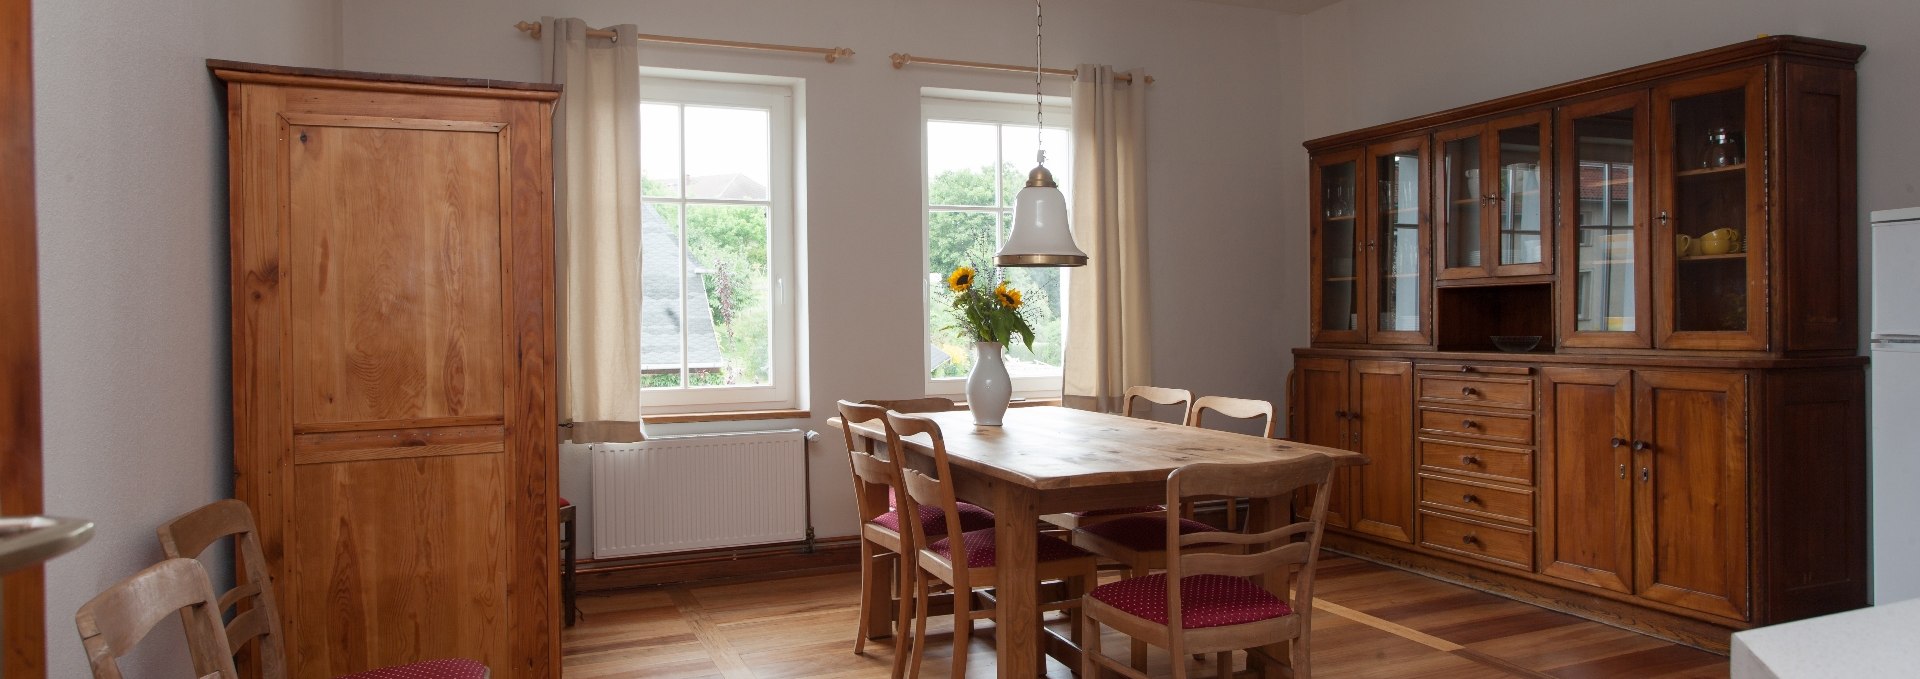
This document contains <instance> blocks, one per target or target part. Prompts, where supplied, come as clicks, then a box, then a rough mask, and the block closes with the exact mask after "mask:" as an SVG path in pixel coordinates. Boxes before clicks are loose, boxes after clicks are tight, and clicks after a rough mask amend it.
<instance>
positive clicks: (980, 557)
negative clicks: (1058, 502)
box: [927, 528, 1093, 568]
mask: <svg viewBox="0 0 1920 679" xmlns="http://www.w3.org/2000/svg"><path fill="white" fill-rule="evenodd" d="M997 534H998V532H997V531H996V530H995V529H993V528H988V529H985V530H970V531H967V532H965V533H961V534H960V542H961V544H962V545H963V547H962V548H963V549H965V550H967V567H968V568H991V567H993V566H994V565H995V564H996V563H998V562H999V558H1000V548H999V543H998V542H996V541H995V539H994V536H995V535H997ZM1033 538H1034V539H1035V540H1038V541H1039V543H1040V544H1039V549H1038V554H1039V558H1038V559H1037V560H1038V561H1043V562H1044V561H1059V560H1061V559H1072V558H1075V557H1081V556H1093V554H1092V553H1091V552H1088V551H1087V550H1084V549H1081V548H1079V547H1075V546H1073V545H1070V544H1067V541H1065V540H1061V539H1059V538H1055V537H1050V536H1046V535H1041V534H1039V533H1034V534H1033ZM927 549H928V550H930V551H932V552H933V553H935V554H939V555H940V556H943V557H946V559H947V560H948V561H954V562H957V560H956V559H954V558H953V538H945V539H941V540H937V541H935V542H934V543H933V544H931V545H927Z"/></svg>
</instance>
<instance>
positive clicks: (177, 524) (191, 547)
mask: <svg viewBox="0 0 1920 679" xmlns="http://www.w3.org/2000/svg"><path fill="white" fill-rule="evenodd" d="M155 532H157V533H159V535H160V551H161V552H163V553H165V554H166V555H167V558H169V559H181V558H185V559H197V558H199V557H200V554H201V553H203V552H205V551H207V548H208V547H211V546H213V544H214V543H215V542H219V541H220V540H221V539H222V538H226V537H229V536H231V537H232V538H233V550H234V556H235V557H237V558H236V560H237V561H238V562H239V564H240V572H241V575H242V577H241V578H239V581H240V583H241V584H239V585H237V586H235V587H234V588H233V589H231V590H227V592H226V593H223V594H221V595H220V599H219V601H220V611H219V613H221V614H224V613H225V612H226V611H227V610H228V609H235V612H234V615H233V618H232V619H231V620H229V621H228V622H227V625H226V632H225V633H224V634H223V635H222V638H223V639H224V640H226V642H227V643H228V644H230V645H231V649H232V651H233V652H235V653H239V652H243V651H245V650H247V648H248V642H252V653H253V658H254V659H255V662H257V663H259V665H260V677H261V679H284V678H285V677H286V676H287V650H286V643H285V639H286V637H283V636H281V635H280V614H279V610H280V609H279V607H278V606H277V605H276V604H275V603H274V597H273V579H272V576H269V575H268V574H267V557H266V554H265V553H264V552H262V551H260V537H259V535H260V533H259V531H258V530H256V529H255V527H254V523H253V510H252V509H250V508H248V507H247V503H245V502H241V501H239V500H221V501H219V502H215V503H213V504H210V505H207V506H205V507H201V508H199V509H195V510H193V511H191V512H187V513H185V514H182V515H180V516H178V517H175V518H174V519H173V520H172V521H168V522H166V523H163V524H160V527H159V528H158V529H156V530H155ZM243 603H244V604H245V605H244V606H242V605H241V604H243ZM187 630H188V632H187V633H188V638H189V641H191V639H192V635H193V633H194V632H193V626H192V625H188V627H187Z"/></svg>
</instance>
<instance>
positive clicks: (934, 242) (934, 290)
mask: <svg viewBox="0 0 1920 679" xmlns="http://www.w3.org/2000/svg"><path fill="white" fill-rule="evenodd" d="M994 229H995V224H994V215H993V213H991V212H937V211H936V212H929V213H927V280H928V281H929V284H928V285H927V295H928V296H927V330H928V332H927V334H928V336H929V337H931V338H932V340H933V345H932V346H931V347H928V352H929V353H928V356H929V358H930V359H931V360H930V361H929V363H930V364H931V365H932V366H933V372H932V376H933V377H936V378H938V377H965V376H966V374H967V371H968V370H971V369H972V368H973V338H971V337H968V336H967V334H966V331H964V330H962V329H960V322H959V320H958V319H956V318H955V317H954V315H953V314H954V312H953V291H951V290H949V289H947V275H948V274H950V273H953V270H954V268H955V267H958V266H961V265H966V266H970V267H973V269H974V271H976V272H978V274H980V275H981V278H980V280H981V281H985V280H986V275H990V274H991V272H992V270H993V253H994V250H995V245H994Z"/></svg>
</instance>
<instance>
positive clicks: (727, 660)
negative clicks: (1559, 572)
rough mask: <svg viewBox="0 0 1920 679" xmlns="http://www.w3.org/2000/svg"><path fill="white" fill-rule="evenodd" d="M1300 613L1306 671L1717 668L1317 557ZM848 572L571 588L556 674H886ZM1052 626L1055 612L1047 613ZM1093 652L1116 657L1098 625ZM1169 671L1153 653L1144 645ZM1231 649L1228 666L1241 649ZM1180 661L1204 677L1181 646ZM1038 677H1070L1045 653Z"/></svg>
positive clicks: (981, 656)
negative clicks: (1310, 602) (1310, 628)
mask: <svg viewBox="0 0 1920 679" xmlns="http://www.w3.org/2000/svg"><path fill="white" fill-rule="evenodd" d="M1318 583H1319V584H1318V585H1317V587H1318V589H1319V592H1318V595H1319V596H1318V597H1316V598H1317V600H1318V601H1317V604H1316V606H1315V613H1314V617H1313V625H1314V632H1313V633H1314V641H1313V643H1314V648H1313V659H1314V670H1315V672H1314V674H1316V675H1317V676H1322V677H1364V678H1369V679H1398V678H1403V677H1461V678H1464V679H1474V678H1479V677H1489V678H1492V677H1534V678H1539V677H1554V678H1558V679H1587V678H1593V677H1634V678H1636V679H1656V678H1661V679H1666V678H1672V679H1678V678H1683V677H1725V676H1727V660H1726V658H1724V657H1721V656H1718V655H1714V654H1712V653H1707V652H1705V651H1700V650H1696V649H1692V648H1688V647H1685V646H1679V645H1675V644H1670V643H1667V642H1664V641H1661V640H1659V639H1654V638H1651V637H1646V636H1642V635H1639V634H1635V633H1633V632H1628V631H1625V630H1621V629H1616V628H1613V627H1608V626H1606V625H1602V624H1599V623H1595V622H1590V621H1587V620H1582V619H1580V618H1576V617H1573V616H1570V615H1566V614H1562V613H1556V612H1553V611H1548V610H1545V609H1541V608H1536V607H1534V606H1530V605H1527V604H1523V603H1519V602H1515V601H1510V600H1507V599H1503V598H1500V597H1496V596H1493V595H1491V594H1485V593H1482V592H1476V591H1473V590H1470V589H1466V588H1463V587H1459V586H1457V585H1452V584H1448V583H1444V582H1440V581H1437V580H1432V579H1429V578H1425V577H1421V576H1418V575H1414V574H1411V573H1406V572H1403V571H1398V570H1394V569H1390V568H1386V567H1384V566H1379V565H1376V564H1372V563H1368V562H1365V561H1361V560H1358V559H1352V558H1347V557H1340V556H1337V555H1331V554H1329V555H1328V556H1327V558H1324V559H1322V560H1321V562H1320V575H1319V580H1318ZM858 587H859V574H858V573H855V572H836V573H828V574H823V575H807V576H800V577H790V578H782V579H772V580H758V581H752V582H733V583H717V584H694V585H691V586H667V587H662V588H654V589H645V590H633V591H627V592H619V593H613V594H608V595H582V596H581V597H580V608H581V610H582V611H583V612H584V613H585V614H586V617H585V618H584V619H583V620H582V621H581V622H580V624H579V625H578V626H576V627H574V628H573V629H570V630H567V631H566V634H565V635H564V640H565V641H564V646H563V651H562V654H563V657H562V665H563V667H564V668H565V672H564V677H565V678H566V679H621V678H627V677H648V678H649V679H654V678H657V679H679V678H687V679H691V678H696V677H700V678H704V677H724V678H726V679H748V678H752V679H775V678H783V679H784V678H799V677H822V678H826V677H833V678H840V677H846V678H853V677H861V678H866V677H886V676H887V675H888V670H889V668H890V667H891V663H892V661H893V648H894V646H893V640H891V639H880V640H878V641H870V642H867V651H866V655H864V656H862V655H854V654H853V635H854V628H855V618H856V616H857V614H858V611H859V603H858V602H859V599H858V594H857V592H858ZM1054 624H1056V625H1064V624H1065V623H1064V621H1061V622H1056V623H1054ZM929 627H931V628H932V633H933V637H932V640H931V642H930V643H929V644H928V647H927V655H926V660H925V664H924V666H923V667H922V676H926V677H946V676H947V674H948V672H947V668H948V667H949V664H948V663H949V662H950V660H951V658H952V655H951V649H952V647H953V626H952V623H951V621H950V620H948V619H946V618H935V619H932V620H930V624H929ZM975 628H976V629H975V631H974V639H973V643H972V646H971V649H970V654H969V656H968V664H967V676H968V677H992V676H994V662H993V661H994V658H993V625H992V623H990V622H984V621H983V622H980V623H976V625H975ZM1104 639H1105V644H1104V647H1105V649H1106V650H1107V652H1108V653H1115V654H1124V653H1125V652H1126V648H1127V645H1126V643H1125V640H1124V638H1122V637H1120V636H1118V635H1114V634H1111V633H1109V634H1108V635H1107V636H1106V637H1104ZM1150 658H1151V660H1152V667H1151V668H1150V669H1151V670H1152V673H1153V675H1154V676H1156V677H1162V676H1170V675H1171V673H1170V669H1169V665H1168V663H1169V662H1171V660H1170V659H1169V658H1168V657H1167V654H1166V653H1165V652H1163V651H1161V650H1159V649H1154V651H1153V653H1152V654H1151V656H1150ZM1237 660H1238V662H1240V663H1244V662H1245V656H1244V654H1243V655H1241V656H1240V657H1239V658H1238V659H1237ZM1187 662H1189V663H1190V666H1189V673H1190V675H1191V676H1195V677H1211V676H1213V672H1212V669H1211V668H1210V667H1201V666H1199V665H1198V664H1197V663H1193V662H1192V660H1191V659H1188V660H1187ZM1046 676H1047V677H1049V678H1050V679H1051V678H1056V677H1070V676H1073V675H1072V673H1071V672H1069V671H1068V670H1067V668H1066V667H1063V666H1061V665H1060V664H1059V663H1057V662H1050V663H1049V665H1048V672H1047V674H1046Z"/></svg>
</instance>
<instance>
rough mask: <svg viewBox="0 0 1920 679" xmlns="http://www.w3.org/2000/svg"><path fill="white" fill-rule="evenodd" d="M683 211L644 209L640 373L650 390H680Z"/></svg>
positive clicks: (666, 205)
mask: <svg viewBox="0 0 1920 679" xmlns="http://www.w3.org/2000/svg"><path fill="white" fill-rule="evenodd" d="M680 257H681V255H680V206H679V205H678V204H674V203H642V204H641V207H640V369H641V370H642V371H643V372H644V376H643V377H642V378H641V383H642V385H644V386H646V387H649V388H651V387H678V386H680V364H681V362H682V361H681V360H680V359H681V357H682V354H681V350H680V314H681V311H680V309H681V303H680V302H681V294H682V293H681V275H680Z"/></svg>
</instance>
